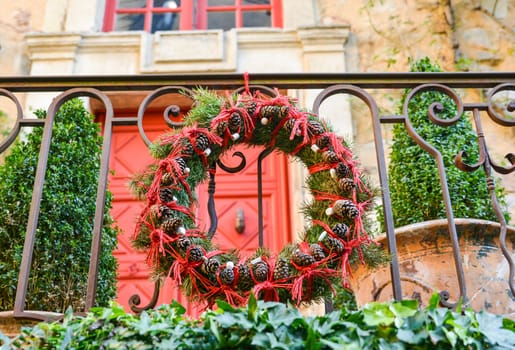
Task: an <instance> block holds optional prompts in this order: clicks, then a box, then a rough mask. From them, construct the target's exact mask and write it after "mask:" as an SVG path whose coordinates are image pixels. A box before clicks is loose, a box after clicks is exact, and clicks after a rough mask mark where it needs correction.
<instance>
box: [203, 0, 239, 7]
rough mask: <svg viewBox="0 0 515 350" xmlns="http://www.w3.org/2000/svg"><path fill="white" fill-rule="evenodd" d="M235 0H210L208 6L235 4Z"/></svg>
mask: <svg viewBox="0 0 515 350" xmlns="http://www.w3.org/2000/svg"><path fill="white" fill-rule="evenodd" d="M234 1H235V0H208V2H207V6H234Z"/></svg>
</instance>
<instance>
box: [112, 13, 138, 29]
mask: <svg viewBox="0 0 515 350" xmlns="http://www.w3.org/2000/svg"><path fill="white" fill-rule="evenodd" d="M144 20H145V16H144V15H130V14H118V15H116V18H115V21H114V30H143V22H144Z"/></svg>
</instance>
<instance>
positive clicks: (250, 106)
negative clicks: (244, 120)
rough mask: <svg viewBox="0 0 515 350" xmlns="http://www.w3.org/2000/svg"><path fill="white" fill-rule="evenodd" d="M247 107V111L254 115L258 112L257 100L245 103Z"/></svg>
mask: <svg viewBox="0 0 515 350" xmlns="http://www.w3.org/2000/svg"><path fill="white" fill-rule="evenodd" d="M245 109H246V110H247V113H248V114H249V115H250V116H251V117H253V116H254V113H256V109H257V104H256V102H254V101H251V102H247V103H246V104H245Z"/></svg>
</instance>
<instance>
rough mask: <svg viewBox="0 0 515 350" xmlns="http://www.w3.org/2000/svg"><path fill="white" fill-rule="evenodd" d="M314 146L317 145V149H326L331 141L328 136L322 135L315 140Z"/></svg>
mask: <svg viewBox="0 0 515 350" xmlns="http://www.w3.org/2000/svg"><path fill="white" fill-rule="evenodd" d="M315 144H316V145H317V147H318V148H319V149H326V148H328V147H329V146H331V139H330V138H329V136H327V135H323V136H320V137H319V138H317V140H316V141H315Z"/></svg>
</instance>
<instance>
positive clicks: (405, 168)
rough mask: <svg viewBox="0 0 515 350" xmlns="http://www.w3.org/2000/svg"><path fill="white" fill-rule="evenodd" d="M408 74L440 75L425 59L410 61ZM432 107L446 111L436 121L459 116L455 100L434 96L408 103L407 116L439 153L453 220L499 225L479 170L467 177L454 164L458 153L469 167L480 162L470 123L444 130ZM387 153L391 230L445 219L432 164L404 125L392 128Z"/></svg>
mask: <svg viewBox="0 0 515 350" xmlns="http://www.w3.org/2000/svg"><path fill="white" fill-rule="evenodd" d="M411 71H414V72H441V69H440V67H438V65H436V64H432V63H431V62H430V60H429V59H428V58H424V59H421V60H419V61H416V62H412V63H411ZM408 93H409V90H407V91H405V93H404V95H403V98H402V100H401V103H400V106H399V113H400V114H402V105H403V104H404V101H405V99H406V97H407V95H408ZM434 102H440V103H441V104H442V105H443V107H444V110H443V111H442V112H441V113H439V114H438V116H439V117H440V118H442V119H450V118H452V117H454V116H455V115H456V114H457V109H456V105H455V104H454V101H452V99H451V98H450V97H449V96H447V95H445V94H443V93H440V92H436V91H428V92H423V93H419V94H417V95H416V96H415V97H414V98H412V99H411V101H409V104H408V113H409V118H410V121H411V123H412V125H413V127H414V128H415V129H416V130H417V133H418V134H419V135H420V136H421V137H422V138H423V139H424V140H426V141H427V142H429V143H430V144H431V145H432V146H434V147H436V148H437V149H438V150H439V151H440V152H441V153H442V157H443V161H444V164H445V168H446V171H447V180H448V186H449V192H450V196H451V202H452V208H453V211H454V216H455V217H461V218H476V219H485V220H493V221H497V217H496V215H495V213H494V210H493V208H492V205H491V201H490V195H489V193H488V190H487V185H486V177H485V174H484V172H483V171H482V169H478V170H476V171H474V172H472V173H468V172H463V171H461V170H459V169H458V168H456V167H455V166H454V164H453V160H454V156H455V155H456V154H457V153H458V152H459V151H460V150H463V151H465V153H466V154H467V159H466V161H467V162H468V163H469V164H472V163H475V162H476V161H477V159H478V157H479V155H478V146H477V135H476V133H475V131H474V129H473V127H472V124H471V122H470V120H468V119H467V118H466V116H462V117H461V118H460V119H459V121H458V122H457V123H455V124H453V125H451V126H448V127H441V126H438V125H436V124H433V123H432V122H431V121H430V120H429V118H428V116H427V112H428V109H429V106H430V105H431V104H432V103H434ZM391 149H392V151H391V156H390V157H391V158H390V164H389V176H390V191H391V199H392V210H393V216H394V225H395V227H398V226H403V225H408V224H412V223H417V222H422V221H426V220H432V219H437V218H445V217H446V213H445V206H444V201H443V196H442V189H441V186H440V182H439V176H438V169H437V167H436V162H435V160H434V159H433V158H432V156H431V155H430V154H429V153H427V152H426V151H425V150H423V149H422V148H421V147H420V146H418V145H417V144H416V143H415V141H413V140H412V139H411V137H410V136H409V135H408V133H407V132H406V128H405V127H404V124H395V126H394V128H393V144H392V148H391ZM498 195H499V199H500V201H501V202H503V201H504V193H503V192H502V190H500V189H499V190H498ZM380 213H381V214H380V215H381V216H382V212H380Z"/></svg>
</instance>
